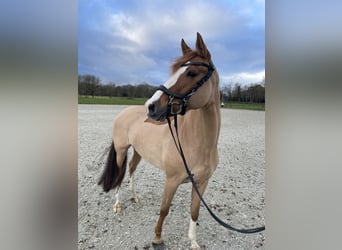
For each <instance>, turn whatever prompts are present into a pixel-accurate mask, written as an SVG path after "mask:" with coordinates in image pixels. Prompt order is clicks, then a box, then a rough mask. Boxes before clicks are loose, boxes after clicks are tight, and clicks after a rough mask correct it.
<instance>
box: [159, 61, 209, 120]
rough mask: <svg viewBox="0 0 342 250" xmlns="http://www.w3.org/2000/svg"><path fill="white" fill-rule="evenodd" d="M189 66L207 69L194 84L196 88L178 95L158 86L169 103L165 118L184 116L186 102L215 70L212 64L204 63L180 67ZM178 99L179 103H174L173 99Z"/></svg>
mask: <svg viewBox="0 0 342 250" xmlns="http://www.w3.org/2000/svg"><path fill="white" fill-rule="evenodd" d="M189 65H196V66H204V67H207V68H208V71H207V73H206V74H205V75H204V76H203V77H202V78H201V80H199V81H198V82H197V83H196V86H195V87H193V88H192V89H190V90H188V91H187V92H185V93H184V94H178V93H175V92H172V91H171V90H169V89H168V88H166V87H165V86H164V85H160V86H159V87H158V88H157V90H161V91H163V92H164V93H165V94H167V95H168V96H169V102H168V103H167V110H166V117H169V116H170V115H176V114H180V115H184V114H185V111H186V108H187V107H188V100H189V99H190V97H191V96H192V95H193V94H195V93H196V91H197V90H198V89H199V88H200V87H202V86H203V84H204V83H205V82H206V81H208V79H209V78H210V77H211V75H212V73H213V71H214V70H215V67H214V65H213V63H212V62H210V63H209V64H207V63H204V62H187V63H184V64H182V65H181V67H185V66H189ZM175 98H176V99H180V101H175V100H174V99H175Z"/></svg>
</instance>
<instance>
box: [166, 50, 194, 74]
mask: <svg viewBox="0 0 342 250" xmlns="http://www.w3.org/2000/svg"><path fill="white" fill-rule="evenodd" d="M197 56H200V54H199V53H198V52H197V51H196V50H193V51H191V52H189V53H186V54H185V55H183V56H181V57H179V58H177V59H176V60H175V62H174V63H173V64H172V66H171V73H172V74H173V73H175V72H176V71H177V70H178V69H179V68H180V67H181V66H182V65H183V64H184V63H186V62H188V61H190V60H191V59H193V58H194V57H197Z"/></svg>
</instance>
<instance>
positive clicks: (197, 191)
mask: <svg viewBox="0 0 342 250" xmlns="http://www.w3.org/2000/svg"><path fill="white" fill-rule="evenodd" d="M173 116H174V127H175V131H176V137H177V140H176V137H175V135H174V133H173V130H172V127H171V120H170V117H169V116H167V118H166V119H167V123H168V125H169V129H170V132H171V135H172V138H173V141H174V143H175V145H176V148H177V151H178V153H179V155H180V156H181V158H182V161H183V164H184V167H185V170H186V172H187V174H188V178H189V179H190V181H191V183H192V186H193V187H194V189H195V191H196V193H197V195H198V197H199V198H200V200H201V201H202V203H203V205H204V206H205V207H206V209H207V210H208V212H209V214H210V215H211V216H212V217H213V218H214V219H215V220H216V222H218V223H219V224H220V225H221V226H223V227H225V228H227V229H230V230H232V231H235V232H239V233H244V234H252V233H258V232H261V231H264V230H265V226H262V227H257V228H250V229H238V228H235V227H232V226H231V225H228V224H227V223H225V222H224V221H222V220H221V219H220V218H218V217H217V215H215V214H214V212H213V211H212V210H211V209H210V207H209V206H208V205H207V203H206V202H205V201H204V199H203V197H202V195H201V193H200V192H199V190H198V188H197V186H196V183H195V180H194V174H192V173H191V171H190V169H189V166H188V164H187V162H186V159H185V156H184V153H183V149H182V145H181V143H180V140H179V135H178V124H177V114H174V115H173Z"/></svg>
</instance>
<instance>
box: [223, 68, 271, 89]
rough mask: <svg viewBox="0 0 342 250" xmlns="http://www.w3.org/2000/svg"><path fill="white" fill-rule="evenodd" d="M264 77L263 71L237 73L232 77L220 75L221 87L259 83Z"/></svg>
mask: <svg viewBox="0 0 342 250" xmlns="http://www.w3.org/2000/svg"><path fill="white" fill-rule="evenodd" d="M264 77H265V71H264V70H263V71H259V72H239V73H236V74H232V75H221V76H220V82H221V85H225V84H231V83H233V84H234V83H240V84H242V85H245V84H251V83H260V82H261V81H262V80H263V79H264Z"/></svg>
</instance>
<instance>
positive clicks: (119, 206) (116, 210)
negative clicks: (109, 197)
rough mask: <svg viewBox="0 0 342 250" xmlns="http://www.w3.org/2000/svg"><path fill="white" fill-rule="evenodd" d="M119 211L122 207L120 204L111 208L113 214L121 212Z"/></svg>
mask: <svg viewBox="0 0 342 250" xmlns="http://www.w3.org/2000/svg"><path fill="white" fill-rule="evenodd" d="M121 209H122V206H121V205H120V204H115V205H114V206H113V211H114V213H120V212H121Z"/></svg>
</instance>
